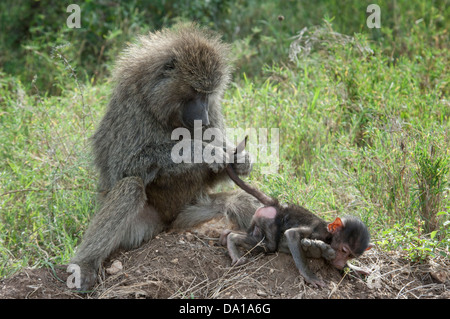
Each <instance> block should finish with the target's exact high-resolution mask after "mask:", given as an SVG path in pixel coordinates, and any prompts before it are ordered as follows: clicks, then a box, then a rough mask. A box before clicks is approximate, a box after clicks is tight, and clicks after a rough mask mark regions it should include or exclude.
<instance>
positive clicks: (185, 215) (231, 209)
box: [172, 190, 261, 230]
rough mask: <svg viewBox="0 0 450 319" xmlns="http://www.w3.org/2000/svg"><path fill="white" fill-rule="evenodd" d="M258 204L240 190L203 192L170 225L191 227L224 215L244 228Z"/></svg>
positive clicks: (248, 223)
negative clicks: (213, 192) (214, 192)
mask: <svg viewBox="0 0 450 319" xmlns="http://www.w3.org/2000/svg"><path fill="white" fill-rule="evenodd" d="M259 206H261V203H259V202H258V201H257V200H256V199H255V198H254V197H253V196H251V195H249V194H247V193H245V192H244V191H241V190H237V191H231V192H223V193H217V194H204V195H202V196H199V197H198V198H197V202H196V203H195V204H193V205H190V206H188V207H186V208H185V209H184V210H183V211H182V212H181V213H180V214H179V215H178V217H177V218H176V219H175V221H174V222H173V223H172V227H173V228H175V229H183V228H191V227H194V226H197V225H200V224H201V223H204V222H206V221H208V220H211V219H212V218H214V217H217V216H223V215H225V216H226V217H227V218H228V220H229V221H230V222H231V223H233V224H234V225H235V226H237V228H238V229H240V230H246V229H247V228H248V227H249V226H250V222H251V220H252V217H253V214H254V213H255V211H256V209H257V208H258V207H259Z"/></svg>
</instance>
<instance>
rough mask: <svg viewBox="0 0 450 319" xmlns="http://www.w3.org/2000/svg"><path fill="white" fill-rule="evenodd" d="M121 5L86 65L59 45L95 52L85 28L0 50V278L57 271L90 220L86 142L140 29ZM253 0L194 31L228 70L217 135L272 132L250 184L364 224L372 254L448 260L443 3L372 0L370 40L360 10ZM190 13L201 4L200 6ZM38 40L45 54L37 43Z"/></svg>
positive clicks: (449, 154)
mask: <svg viewBox="0 0 450 319" xmlns="http://www.w3.org/2000/svg"><path fill="white" fill-rule="evenodd" d="M133 3H134V2H132V4H130V5H129V7H127V8H125V9H124V8H114V9H111V8H109V9H108V10H109V11H108V10H107V11H105V12H107V13H108V14H114V12H116V11H114V12H111V10H119V11H120V10H122V11H121V14H122V15H123V16H119V18H118V20H119V22H120V23H121V26H119V27H123V28H122V29H121V30H123V31H122V32H123V33H120V34H115V33H114V32H113V30H114V28H117V27H118V26H116V25H112V23H113V22H111V21H109V20H108V21H109V22H108V23H111V24H110V25H107V26H109V29H108V30H109V31H108V30H107V31H105V32H109V37H106V38H104V39H106V40H105V41H106V43H107V45H106V46H105V51H104V52H103V53H102V55H101V56H100V53H99V52H97V51H89V52H90V53H91V54H93V52H96V53H95V54H97V55H95V54H94V55H93V57H94V58H93V57H92V56H90V57H89V58H87V59H84V58H83V56H84V55H85V54H87V53H86V52H84V53H83V50H82V48H80V47H78V46H77V45H71V46H59V47H56V48H55V45H59V44H61V43H64V41H65V40H68V38H70V41H75V42H76V40H77V37H82V38H83V37H84V38H83V39H86V41H88V42H89V41H91V42H93V43H95V42H96V41H97V40H95V39H98V41H99V42H98V43H99V44H98V45H101V44H102V43H103V42H101V41H103V40H101V38H102V37H100V38H94V40H93V39H92V38H91V35H89V36H87V35H86V34H89V32H90V31H89V30H91V29H92V30H94V29H95V25H92V26H89V28H87V29H85V30H83V31H82V32H84V35H83V34H82V35H80V34H78V35H76V34H70V36H69V35H68V33H67V31H64V32H59V31H54V30H53V31H52V30H44V28H43V27H42V26H41V27H40V29H39V30H38V31H39V32H37V33H36V34H33V33H32V34H33V36H32V37H30V38H28V39H26V40H25V42H23V43H22V46H21V47H20V46H19V47H17V46H14V45H12V44H11V45H10V46H9V47H8V50H9V51H7V54H6V55H5V56H9V58H10V59H11V61H12V62H13V63H15V64H10V65H9V66H8V70H6V69H5V68H4V70H5V71H8V73H6V72H3V73H0V127H1V130H0V145H1V146H0V158H1V161H0V252H1V254H0V276H7V275H10V274H11V273H13V272H15V271H17V270H18V269H20V268H21V267H24V266H42V265H46V264H48V263H65V262H67V261H68V260H69V259H70V257H71V256H72V255H73V251H74V248H75V247H76V245H77V244H78V243H79V241H80V238H81V237H82V234H83V232H84V230H85V229H86V227H87V224H88V221H89V218H90V216H91V214H93V213H94V212H95V210H96V206H95V205H96V200H95V199H96V192H95V190H96V174H95V172H94V170H93V167H92V163H91V161H92V158H91V155H90V148H89V142H88V138H89V136H90V135H91V134H92V133H93V130H94V129H95V127H96V125H97V123H98V121H99V119H100V118H101V116H102V114H103V112H104V110H105V107H106V105H107V101H108V96H109V93H110V89H111V85H110V83H109V82H108V77H107V76H105V75H107V74H108V71H107V70H108V69H109V66H110V65H111V63H112V57H113V56H114V54H115V53H116V52H117V51H118V48H120V46H121V44H122V43H123V42H124V41H126V39H131V38H132V35H133V34H134V33H135V32H136V31H139V30H143V29H145V28H146V24H144V23H143V22H142V21H143V20H144V17H145V14H146V13H145V12H144V11H138V13H137V15H135V16H132V15H128V14H129V12H136V10H135V8H134V7H133ZM258 3H259V2H258ZM258 3H256V2H252V1H250V2H248V3H244V2H242V3H241V2H236V4H235V7H234V8H235V9H236V8H237V9H239V10H231V8H233V6H231V2H226V3H225V5H224V6H223V7H221V9H220V12H219V11H218V12H209V14H210V16H208V15H205V16H204V17H205V18H204V19H205V21H202V22H203V23H204V24H206V25H209V26H211V27H213V28H217V29H219V30H220V31H222V32H224V33H225V38H226V39H227V40H228V41H230V42H232V44H233V52H234V54H235V58H236V61H235V62H236V65H237V66H238V69H237V70H236V72H235V75H234V81H233V83H232V85H230V88H229V90H228V91H227V93H226V96H225V100H224V104H223V109H224V113H225V117H226V119H227V125H228V126H229V127H240V128H243V129H245V128H268V129H269V130H270V128H278V129H279V132H280V136H279V138H280V150H279V152H280V166H279V171H278V173H277V174H263V169H264V165H263V164H256V165H255V168H254V171H253V172H252V174H251V176H250V178H249V180H250V181H251V182H252V183H253V184H255V185H258V187H260V188H261V189H262V190H264V191H265V192H267V193H268V194H270V195H273V196H277V197H279V198H280V199H281V200H283V201H290V202H295V203H298V204H301V205H303V206H305V207H307V208H309V209H311V210H313V211H314V212H316V213H318V214H319V215H320V216H322V217H324V218H326V219H331V218H333V217H335V216H337V215H342V214H352V215H357V216H359V217H361V219H362V220H363V221H364V222H366V223H367V225H368V226H369V228H370V230H371V233H372V237H373V241H375V242H376V243H377V244H378V247H379V248H380V249H385V250H395V249H398V250H403V251H405V252H406V253H407V257H408V258H410V259H411V260H414V261H417V260H423V259H426V258H433V257H434V256H436V255H438V254H443V255H446V254H447V255H448V253H449V245H450V240H449V233H450V230H449V224H450V221H449V220H450V218H449V211H450V194H449V189H450V186H449V180H450V172H449V163H450V147H449V146H450V136H449V131H450V103H449V100H448V94H449V76H448V74H449V69H448V65H450V64H449V53H448V52H449V48H448V32H449V30H448V27H447V26H446V25H445V24H444V23H443V19H444V21H445V19H446V18H447V21H448V16H449V14H448V7H449V6H448V5H447V6H446V2H445V1H436V2H431V1H430V2H424V3H422V4H418V3H414V4H410V2H404V1H397V2H395V3H396V4H397V7H395V8H394V9H392V8H391V9H392V10H388V9H389V8H390V6H391V4H390V2H383V1H381V2H380V6H381V8H382V22H381V23H382V29H381V30H369V29H367V28H365V26H364V21H365V20H364V19H365V18H364V17H365V13H364V11H365V6H366V4H358V6H342V5H341V4H340V2H339V1H336V2H334V1H328V2H322V1H318V2H315V1H312V2H311V3H309V2H299V1H292V2H282V1H274V2H267V3H262V4H261V5H259V4H258ZM358 3H359V2H358ZM299 6H303V7H302V8H300V7H299ZM89 8H90V7H87V9H85V10H87V11H88V13H89V14H94V12H93V11H92V12H91V11H89ZM91 9H92V8H91ZM160 9H161V8H160ZM160 9H158V10H160ZM300 9H302V10H300ZM133 10H134V11H133ZM155 10H156V9H155ZM158 10H156V11H155V12H160V13H161V12H166V16H164V17H163V16H159V19H161V20H158V21H166V22H168V21H174V20H176V19H178V17H175V13H174V12H178V11H176V10H181V11H182V12H185V14H183V18H184V19H187V18H189V17H190V16H189V14H190V12H189V9H186V8H184V7H182V5H178V6H174V7H173V10H175V11H170V10H169V11H168V10H167V8H165V11H164V10H160V11H158ZM186 10H187V11H186ZM192 10H193V9H192ZM196 10H197V11H196V12H197V13H198V12H202V11H205V10H207V8H205V7H204V6H203V5H201V4H200V3H198V7H197V9H196ZM361 10H362V13H361ZM169 12H170V14H169ZM186 12H187V13H186ZM269 13H270V14H269ZM356 13H358V14H356ZM161 14H162V13H161ZM279 14H283V15H284V16H285V20H284V21H283V22H280V21H278V20H277V19H276V18H277V16H278V15H279ZM171 15H172V16H171ZM127 17H128V18H127ZM220 17H227V18H226V19H225V18H224V19H220ZM246 17H248V20H246V19H245V18H246ZM324 17H330V18H326V19H325V20H322V18H324ZM41 18H42V17H34V19H38V20H39V19H41ZM300 18H303V20H301V21H304V22H303V23H297V21H299V19H300ZM421 18H423V19H424V20H422V21H419V19H421ZM98 19H99V20H101V18H99V17H98ZM127 19H128V20H127ZM227 19H229V20H227ZM33 21H34V20H33ZM39 21H40V20H39ZM92 21H94V22H96V21H97V20H95V19H94V20H92ZM214 21H217V23H215V22H214ZM361 21H362V22H361ZM417 21H419V22H417ZM94 22H93V23H94ZM236 24H238V25H239V26H240V30H241V31H240V32H239V33H238V34H236V33H235V31H236V30H235V26H236ZM304 26H307V27H308V30H307V32H306V33H305V34H304V38H303V40H305V39H308V38H310V39H312V38H314V37H315V40H314V41H312V42H309V43H310V44H311V51H310V52H309V54H301V53H299V52H292V53H293V54H294V55H296V56H297V58H298V59H297V60H295V59H294V60H293V61H291V60H290V59H289V44H290V43H291V42H292V41H294V39H293V38H292V36H293V35H295V34H296V33H297V32H298V31H300V30H301V29H302V28H303V27H304ZM52 32H53V33H52ZM98 32H100V31H98ZM333 32H338V33H333ZM355 32H356V33H355ZM47 33H49V34H50V35H51V36H52V39H53V40H54V41H53V42H52V41H50V44H51V45H50V44H48V43H46V44H45V45H44V42H45V41H42V39H43V37H44V36H46V34H47ZM66 33H67V34H66ZM114 34H115V35H114ZM339 34H341V35H342V36H341V35H339ZM34 35H35V36H34ZM66 36H67V37H68V38H67V37H66ZM0 40H1V41H0V45H5V43H6V42H5V41H6V40H8V41H9V38H5V37H4V34H3V35H2V38H0ZM49 47H53V48H52V49H49ZM93 48H96V49H95V50H98V47H96V46H94V47H92V48H91V49H92V50H94V49H93ZM362 49H363V50H362ZM15 50H19V51H20V50H25V51H24V52H25V54H24V55H20V54H17V53H18V52H19V51H15ZM86 50H87V49H86ZM12 55H14V58H13V57H12ZM5 56H4V57H3V59H5ZM21 57H24V58H25V59H26V65H28V66H29V68H28V69H27V70H25V69H23V68H22V65H21V64H20V63H21V61H20V60H19V59H20V58H21ZM0 62H1V60H0ZM83 63H84V64H83ZM97 64H98V65H97ZM86 65H87V66H86ZM10 68H12V69H13V71H11V70H10ZM43 70H45V71H43ZM269 140H270V139H269Z"/></svg>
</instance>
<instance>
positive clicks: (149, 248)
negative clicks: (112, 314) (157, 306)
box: [0, 220, 450, 299]
mask: <svg viewBox="0 0 450 319" xmlns="http://www.w3.org/2000/svg"><path fill="white" fill-rule="evenodd" d="M225 227H226V225H224V223H223V221H221V220H219V221H213V222H210V223H208V224H205V225H203V226H202V227H200V228H197V229H195V230H191V231H187V232H169V233H163V234H160V235H159V236H157V237H156V238H155V239H153V240H151V241H150V242H148V243H146V244H144V245H143V246H141V247H140V248H138V249H136V250H133V251H128V252H118V253H116V254H114V255H113V256H111V258H109V259H108V260H107V261H106V262H105V263H104V265H103V266H104V267H102V269H101V270H100V271H99V283H98V284H97V286H96V287H94V289H93V291H91V292H89V293H79V292H77V291H73V290H70V289H69V288H68V287H67V285H66V280H67V277H68V275H69V273H67V272H66V268H67V266H65V265H61V266H56V267H54V268H53V269H51V268H40V269H24V270H23V271H21V272H20V273H17V274H15V275H14V276H12V277H10V278H6V279H2V280H0V298H2V299H4V298H20V299H22V298H30V299H60V298H64V299H65V298H70V299H75V298H77V299H78V298H83V299H84V298H88V299H97V298H106V299H110V298H152V299H154V298H195V299H198V298H208V299H210V298H218V299H221V298H227V299H234V298H257V299H265V298H271V299H276V298H283V299H291V298H303V299H311V298H313V299H315V298H319V299H329V298H331V299H350V298H358V299H359V298H364V299H373V298H400V299H404V298H421V299H423V298H445V299H450V290H449V287H450V261H449V260H448V259H444V258H442V259H441V258H436V259H433V260H428V261H426V262H423V263H420V264H419V263H411V262H408V261H407V260H406V259H405V258H403V256H402V255H401V253H399V252H395V251H394V252H384V251H380V250H378V249H377V248H376V247H375V248H373V249H371V250H369V251H368V252H366V253H365V254H364V255H363V256H362V257H361V258H360V259H359V260H357V261H355V262H354V264H355V265H358V266H360V267H364V268H366V269H369V270H370V271H371V274H370V275H368V276H360V275H357V274H356V273H355V272H352V271H338V270H337V269H335V268H333V267H332V266H330V265H328V264H327V263H326V262H325V261H323V260H318V259H311V260H310V261H309V262H310V267H311V269H312V270H313V271H315V273H316V274H317V275H318V276H319V277H321V278H322V279H324V280H325V281H326V282H327V284H328V285H327V287H324V288H313V287H311V286H309V285H308V284H305V282H304V280H303V278H302V277H301V276H300V275H299V273H298V271H297V269H296V267H295V264H294V261H293V259H292V257H291V256H290V255H288V254H283V253H279V254H270V255H262V254H260V255H252V256H251V257H250V258H249V262H248V263H246V264H245V265H242V266H238V267H231V265H230V258H229V256H228V254H227V251H226V249H225V247H222V246H220V245H219V243H218V237H219V234H220V232H221V230H222V229H224V228H225ZM117 261H120V263H121V265H122V269H121V270H119V271H118V272H117V273H115V274H111V273H113V271H111V269H110V268H111V265H112V263H113V262H116V264H117V263H118V262H117ZM116 271H117V269H116Z"/></svg>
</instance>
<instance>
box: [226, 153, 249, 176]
mask: <svg viewBox="0 0 450 319" xmlns="http://www.w3.org/2000/svg"><path fill="white" fill-rule="evenodd" d="M230 165H231V166H232V167H233V168H234V171H235V172H236V174H238V175H248V174H250V172H251V170H252V167H253V163H252V159H251V157H250V154H249V153H247V152H245V151H243V152H241V153H238V154H235V155H234V161H233V163H231V164H230Z"/></svg>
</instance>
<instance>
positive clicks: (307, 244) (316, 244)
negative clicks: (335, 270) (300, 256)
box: [301, 238, 336, 260]
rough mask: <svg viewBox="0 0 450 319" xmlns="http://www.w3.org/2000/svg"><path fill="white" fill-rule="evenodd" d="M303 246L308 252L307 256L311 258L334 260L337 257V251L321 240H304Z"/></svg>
mask: <svg viewBox="0 0 450 319" xmlns="http://www.w3.org/2000/svg"><path fill="white" fill-rule="evenodd" d="M301 246H302V249H303V250H304V251H306V256H308V257H310V258H323V259H325V260H333V259H334V258H335V257H336V252H335V250H334V249H333V248H331V246H330V245H328V244H326V243H324V242H323V241H321V240H314V239H308V238H304V239H302V241H301Z"/></svg>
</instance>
